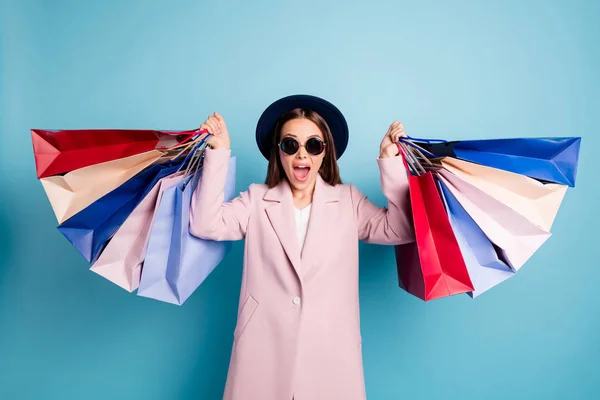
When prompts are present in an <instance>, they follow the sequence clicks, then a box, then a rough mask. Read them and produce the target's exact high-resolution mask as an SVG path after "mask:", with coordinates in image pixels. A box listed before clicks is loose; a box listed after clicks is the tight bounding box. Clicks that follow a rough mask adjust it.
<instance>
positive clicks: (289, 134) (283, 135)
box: [281, 132, 323, 139]
mask: <svg viewBox="0 0 600 400" xmlns="http://www.w3.org/2000/svg"><path fill="white" fill-rule="evenodd" d="M288 136H291V137H294V138H296V139H297V138H298V136H297V135H294V134H293V133H291V132H288V133H284V134H282V135H281V137H282V138H285V137H288ZM314 137H317V138H319V139H323V138H321V137H320V136H319V135H310V136H309V137H308V139H310V138H314Z"/></svg>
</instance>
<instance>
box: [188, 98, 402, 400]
mask: <svg viewBox="0 0 600 400" xmlns="http://www.w3.org/2000/svg"><path fill="white" fill-rule="evenodd" d="M202 128H203V129H207V130H208V131H209V132H210V133H211V134H212V136H210V138H209V141H208V144H209V145H210V148H208V149H207V150H206V152H205V156H204V166H203V172H202V174H203V176H202V185H199V187H198V189H197V190H196V192H195V193H194V198H193V201H192V207H191V222H190V231H191V232H192V234H194V235H196V236H198V237H200V238H205V239H211V240H239V239H244V238H245V239H246V243H245V251H244V269H243V276H242V287H241V293H240V304H239V312H238V319H237V325H236V328H235V331H234V339H233V349H232V354H231V361H230V366H229V373H228V377H227V384H226V387H225V395H224V398H225V399H228V400H238V399H239V400H286V399H292V398H295V399H296V400H317V399H327V400H334V399H343V400H355V399H356V400H358V399H365V398H366V395H365V386H364V376H363V366H362V347H361V335H360V322H359V297H358V240H363V241H366V242H370V243H379V244H388V245H396V244H402V243H406V242H410V241H413V240H414V233H413V227H412V225H411V220H410V217H409V214H408V205H409V204H408V180H407V175H406V170H405V168H404V166H403V163H402V160H401V157H397V156H398V154H399V146H398V145H397V142H398V138H399V137H400V136H402V135H404V130H403V127H402V125H401V124H400V123H398V122H394V123H393V124H392V125H391V126H390V128H389V130H388V131H387V133H386V134H385V136H384V138H383V141H382V142H381V146H380V154H379V158H378V159H377V162H378V164H379V168H380V171H381V184H382V189H383V193H384V194H385V196H386V197H387V199H388V208H387V209H386V208H379V207H377V206H375V205H374V204H373V203H371V202H370V201H369V200H367V198H366V197H365V196H364V195H363V194H362V193H361V192H360V191H359V190H358V189H357V188H356V187H355V186H354V185H343V184H341V180H340V176H339V171H338V165H337V161H336V159H337V158H338V157H339V156H341V154H342V153H343V151H344V149H345V147H346V144H347V142H348V128H347V125H346V121H345V119H344V117H343V116H342V114H341V113H340V112H339V110H338V109H337V108H336V107H335V106H333V105H332V104H331V103H329V102H327V101H325V100H323V99H320V98H317V97H314V96H304V95H298V96H290V97H286V98H283V99H280V100H278V101H276V102H275V103H273V104H272V105H271V106H270V107H269V108H267V110H265V112H264V113H263V115H262V117H261V119H260V121H259V123H258V126H257V142H258V145H259V148H260V150H261V152H262V153H263V155H264V156H265V157H267V158H268V160H269V166H268V172H267V179H266V184H253V185H250V187H249V188H248V190H247V191H245V192H242V193H241V194H240V196H239V197H237V198H235V199H233V200H232V201H230V202H227V203H223V199H224V197H223V188H224V185H225V179H226V173H227V165H228V160H229V157H230V153H231V151H230V138H229V133H228V130H227V126H226V124H225V121H224V119H223V117H221V116H220V115H219V114H217V113H215V114H214V115H212V116H209V118H208V119H207V120H206V122H205V123H204V124H203V125H202Z"/></svg>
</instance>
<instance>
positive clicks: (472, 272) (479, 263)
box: [437, 180, 515, 298]
mask: <svg viewBox="0 0 600 400" xmlns="http://www.w3.org/2000/svg"><path fill="white" fill-rule="evenodd" d="M437 183H438V187H439V188H440V194H441V195H442V196H441V197H442V200H443V201H444V205H445V206H446V210H447V212H448V218H449V220H450V225H451V226H452V230H453V231H454V235H455V236H456V240H457V241H458V247H459V248H460V251H461V253H462V255H463V258H464V260H465V264H466V265H467V270H468V271H469V277H470V278H471V282H472V283H473V287H474V288H475V290H474V291H472V292H469V293H468V294H469V296H471V297H472V298H475V297H477V296H479V295H480V294H481V293H483V292H485V291H486V290H488V289H491V288H492V287H494V286H496V285H498V284H499V283H501V282H503V281H505V280H506V279H508V278H510V277H511V276H513V275H514V274H515V271H513V270H512V269H511V268H510V267H509V266H508V265H507V263H506V262H504V261H503V260H502V257H501V252H502V250H500V249H496V248H495V247H494V245H493V244H492V242H490V240H489V239H488V238H487V236H486V235H485V234H484V233H483V231H482V230H481V228H480V227H479V226H478V225H477V224H476V223H475V221H474V220H473V218H471V216H470V215H469V214H468V213H467V211H466V210H465V209H464V208H463V207H462V206H461V204H460V203H459V202H458V200H457V199H456V197H454V196H453V195H452V193H451V192H450V190H449V189H448V188H447V187H446V186H445V185H444V184H443V183H442V182H441V181H439V180H437Z"/></svg>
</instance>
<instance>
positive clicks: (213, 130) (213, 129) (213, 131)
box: [206, 119, 219, 135]
mask: <svg viewBox="0 0 600 400" xmlns="http://www.w3.org/2000/svg"><path fill="white" fill-rule="evenodd" d="M206 124H207V125H208V126H210V131H209V132H210V133H211V134H213V135H218V134H219V129H218V128H217V126H216V125H215V123H214V122H213V121H211V120H210V119H209V120H208V121H206Z"/></svg>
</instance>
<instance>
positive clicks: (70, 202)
mask: <svg viewBox="0 0 600 400" xmlns="http://www.w3.org/2000/svg"><path fill="white" fill-rule="evenodd" d="M162 154H163V153H162V152H160V151H158V150H152V151H148V152H145V153H141V154H136V155H133V156H130V157H125V158H120V159H118V160H112V161H107V162H104V163H101V164H95V165H90V166H88V167H84V168H80V169H76V170H74V171H71V172H69V173H67V174H65V175H55V176H49V177H47V178H42V179H40V181H41V182H42V186H43V187H44V190H45V191H46V195H47V196H48V200H50V204H51V205H52V209H53V210H54V214H55V215H56V219H57V220H58V223H59V224H62V223H63V222H64V221H66V220H67V219H69V218H70V217H72V216H73V215H75V214H77V213H78V212H79V211H81V210H83V209H84V208H86V207H87V206H89V205H90V204H92V203H93V202H94V201H96V200H98V199H99V198H100V197H102V196H104V195H105V194H107V193H109V192H111V191H112V190H114V189H116V188H117V187H119V186H120V185H122V184H123V183H125V182H127V181H128V180H129V179H131V178H132V177H134V176H135V175H137V174H138V173H139V172H141V171H142V170H144V169H145V168H147V167H148V166H150V165H152V163H154V162H155V161H157V160H158V159H159V158H160V157H161V155H162Z"/></svg>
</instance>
